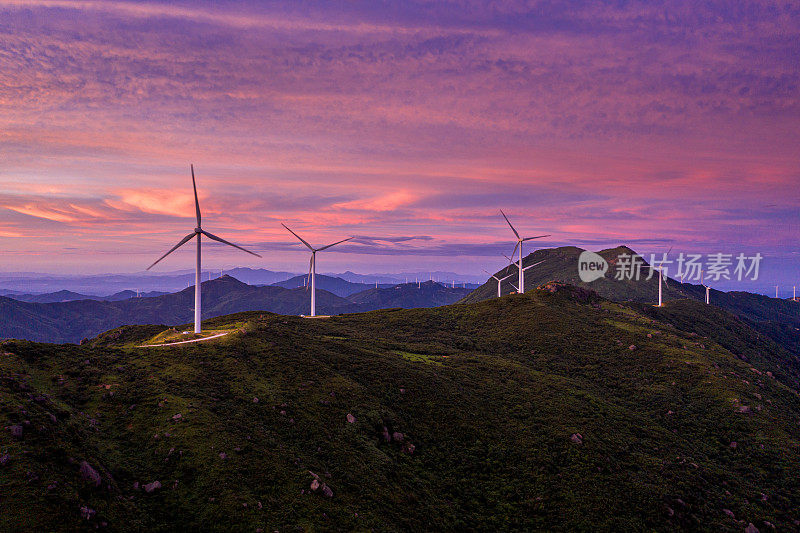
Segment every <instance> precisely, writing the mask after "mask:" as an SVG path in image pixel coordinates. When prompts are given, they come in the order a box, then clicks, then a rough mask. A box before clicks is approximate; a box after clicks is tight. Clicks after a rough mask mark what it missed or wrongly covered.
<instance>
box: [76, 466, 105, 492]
mask: <svg viewBox="0 0 800 533" xmlns="http://www.w3.org/2000/svg"><path fill="white" fill-rule="evenodd" d="M80 473H81V477H82V478H83V479H84V480H85V481H87V482H88V483H92V484H94V486H95V487H99V486H100V484H101V483H102V482H103V480H102V478H101V477H100V474H98V473H97V470H95V469H94V468H92V465H90V464H89V463H87V462H86V461H81V469H80Z"/></svg>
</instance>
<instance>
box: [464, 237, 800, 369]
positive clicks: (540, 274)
mask: <svg viewBox="0 0 800 533" xmlns="http://www.w3.org/2000/svg"><path fill="white" fill-rule="evenodd" d="M581 252H583V250H582V249H581V248H577V247H574V246H566V247H562V248H548V249H541V250H536V251H535V252H533V253H531V254H529V255H528V256H526V257H524V258H523V261H522V264H523V266H528V265H533V264H535V263H538V262H539V261H543V262H542V264H540V265H537V266H535V267H532V268H531V269H530V270H528V271H526V272H525V286H526V287H529V288H530V287H538V286H540V285H544V284H545V283H548V282H551V281H559V282H563V283H568V284H570V285H575V286H577V287H583V288H586V289H590V290H593V291H595V292H597V293H598V294H599V295H600V296H602V297H604V298H607V299H609V300H613V301H616V302H639V303H649V304H656V303H657V302H658V276H657V274H656V275H654V276H652V278H651V279H649V280H647V279H644V278H646V277H647V274H648V272H649V271H648V268H647V267H642V270H641V272H642V278H641V279H639V280H638V281H636V280H616V279H614V275H615V269H614V267H613V264H614V262H615V261H616V258H617V257H618V256H619V255H620V254H623V253H626V254H635V253H636V252H634V251H633V250H631V249H630V248H628V247H626V246H620V247H617V248H611V249H608V250H602V251H600V252H598V253H599V254H600V255H601V256H602V257H603V258H604V259H606V261H608V262H609V264H610V265H612V266H611V267H610V268H609V270H608V272H606V275H605V277H603V278H601V279H599V280H596V281H593V282H591V283H584V282H582V281H581V280H580V278H579V276H578V257H579V256H580V254H581ZM515 272H516V269H515V267H514V266H507V267H506V268H504V269H503V270H501V271H499V272H496V273H495V275H496V276H497V277H500V278H502V277H505V276H506V275H508V274H514V273H515ZM518 278H519V276H518V275H516V274H514V275H512V277H510V278H509V279H508V280H506V281H505V282H503V286H502V291H503V294H509V293H511V292H513V291H515V289H514V287H513V286H512V284H513V285H517V282H518ZM517 286H518V285H517ZM662 289H663V300H664V301H665V302H669V301H675V300H680V299H685V298H691V299H694V300H697V301H700V302H705V294H706V292H705V287H703V286H702V285H695V284H692V283H680V282H679V281H677V280H674V279H671V278H670V279H669V280H668V285H666V286H663V287H662ZM496 297H497V281H495V280H494V279H491V278H490V279H489V280H487V281H486V283H484V284H483V285H482V286H481V287H479V288H477V289H475V290H474V291H473V292H472V293H470V294H469V295H467V296H466V297H465V298H464V299H463V300H462V302H464V303H471V302H480V301H483V300H488V299H491V298H496ZM711 304H712V306H714V307H720V308H722V309H725V310H726V311H729V312H730V313H732V314H734V315H736V316H738V317H740V318H742V319H743V320H745V321H746V322H747V323H748V324H750V325H751V326H752V327H753V328H755V329H756V330H757V331H759V332H761V333H762V334H764V335H767V336H768V337H770V338H771V339H772V340H774V341H776V342H778V343H780V344H781V345H782V346H784V347H785V348H786V349H787V350H790V351H791V352H793V353H795V354H800V302H794V301H791V300H783V299H777V298H770V297H768V296H763V295H760V294H752V293H749V292H723V291H718V290H715V289H712V290H711Z"/></svg>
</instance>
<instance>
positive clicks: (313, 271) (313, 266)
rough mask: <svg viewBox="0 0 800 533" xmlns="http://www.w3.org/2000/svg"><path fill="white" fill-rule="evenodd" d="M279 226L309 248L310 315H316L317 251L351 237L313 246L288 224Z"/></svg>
mask: <svg viewBox="0 0 800 533" xmlns="http://www.w3.org/2000/svg"><path fill="white" fill-rule="evenodd" d="M281 226H283V227H284V228H286V229H287V230H288V231H289V233H291V234H292V235H294V236H295V237H297V238H298V239H299V240H300V242H302V243H303V244H305V245H306V247H307V248H308V249H309V250H311V260H310V261H309V263H308V275H309V276H310V277H311V315H310V316H317V252H321V251H322V250H327V249H328V248H330V247H332V246H336V245H337V244H342V243H343V242H347V241H349V240H350V239H353V237H348V238H346V239H342V240H341V241H336V242H335V243H333V244H329V245H327V246H323V247H322V248H314V247H313V246H311V245H310V244H308V242H306V241H305V240H304V239H303V238H302V237H301V236H300V235H298V234H297V233H295V232H293V231H292V230H291V229H289V226H287V225H286V224H284V223H281ZM306 289H308V286H306Z"/></svg>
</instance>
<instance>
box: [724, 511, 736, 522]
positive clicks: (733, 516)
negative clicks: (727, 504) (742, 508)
mask: <svg viewBox="0 0 800 533" xmlns="http://www.w3.org/2000/svg"><path fill="white" fill-rule="evenodd" d="M722 512H723V513H725V514H726V515H728V516H730V517H731V518H732V519H734V520H736V515H735V514H733V511H731V510H730V509H723V510H722Z"/></svg>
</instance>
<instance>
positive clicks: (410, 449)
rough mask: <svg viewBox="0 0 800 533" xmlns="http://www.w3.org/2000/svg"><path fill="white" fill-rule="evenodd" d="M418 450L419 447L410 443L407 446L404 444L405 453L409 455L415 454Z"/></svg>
mask: <svg viewBox="0 0 800 533" xmlns="http://www.w3.org/2000/svg"><path fill="white" fill-rule="evenodd" d="M416 449H417V447H416V446H414V445H413V444H411V443H410V442H406V443H405V444H403V451H404V452H405V453H407V454H409V455H411V454H412V453H414V450H416Z"/></svg>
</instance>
